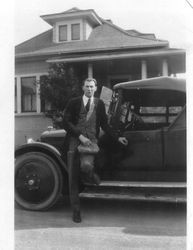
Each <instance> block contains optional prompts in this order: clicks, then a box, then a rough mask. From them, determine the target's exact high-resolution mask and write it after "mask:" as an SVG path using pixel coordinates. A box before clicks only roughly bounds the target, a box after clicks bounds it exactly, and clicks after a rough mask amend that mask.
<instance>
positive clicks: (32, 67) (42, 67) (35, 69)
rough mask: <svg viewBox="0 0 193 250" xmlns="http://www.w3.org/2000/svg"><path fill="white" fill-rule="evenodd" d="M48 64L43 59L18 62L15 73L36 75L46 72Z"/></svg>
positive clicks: (18, 74)
mask: <svg viewBox="0 0 193 250" xmlns="http://www.w3.org/2000/svg"><path fill="white" fill-rule="evenodd" d="M48 68H49V64H48V63H46V62H45V61H36V62H18V63H17V65H16V67H15V75H16V76H20V75H36V74H41V73H46V72H48Z"/></svg>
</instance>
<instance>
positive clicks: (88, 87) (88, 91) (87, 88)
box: [82, 81, 97, 98]
mask: <svg viewBox="0 0 193 250" xmlns="http://www.w3.org/2000/svg"><path fill="white" fill-rule="evenodd" d="M82 89H83V91H84V94H85V96H87V97H88V98H89V97H92V96H94V93H95V91H96V90H97V87H96V86H95V82H94V81H86V82H85V83H84V85H83V87H82Z"/></svg>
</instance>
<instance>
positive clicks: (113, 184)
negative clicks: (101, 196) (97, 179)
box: [99, 181, 186, 188]
mask: <svg viewBox="0 0 193 250" xmlns="http://www.w3.org/2000/svg"><path fill="white" fill-rule="evenodd" d="M99 186H101V187H144V188H146V187H147V188H186V183H185V182H151V181H101V183H100V185H99Z"/></svg>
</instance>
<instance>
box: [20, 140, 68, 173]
mask: <svg viewBox="0 0 193 250" xmlns="http://www.w3.org/2000/svg"><path fill="white" fill-rule="evenodd" d="M29 152H42V153H44V154H47V155H49V156H51V157H52V158H53V159H54V160H55V161H56V162H57V163H58V164H59V165H60V166H61V167H62V170H65V171H67V172H68V168H67V165H66V163H65V162H64V160H63V159H62V155H61V153H60V151H59V150H58V149H57V148H55V147H54V146H52V145H50V144H48V143H45V142H30V143H26V144H23V145H20V146H18V147H17V148H16V150H15V158H17V157H18V156H20V155H22V154H25V153H29Z"/></svg>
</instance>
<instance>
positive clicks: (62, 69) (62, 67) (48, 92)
mask: <svg viewBox="0 0 193 250" xmlns="http://www.w3.org/2000/svg"><path fill="white" fill-rule="evenodd" d="M39 84H40V97H41V101H42V103H44V104H45V103H49V106H50V109H49V110H46V109H45V110H43V112H44V113H45V114H46V116H49V117H51V118H52V120H53V125H54V126H55V127H61V119H62V114H63V111H64V109H65V107H66V104H67V102H68V101H69V100H70V99H71V98H72V97H76V96H79V95H80V94H81V84H80V83H79V80H78V77H77V76H76V74H75V70H74V68H73V67H72V66H70V65H66V64H64V63H55V64H51V65H50V68H49V71H48V75H45V76H42V77H41V78H40V82H39Z"/></svg>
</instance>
